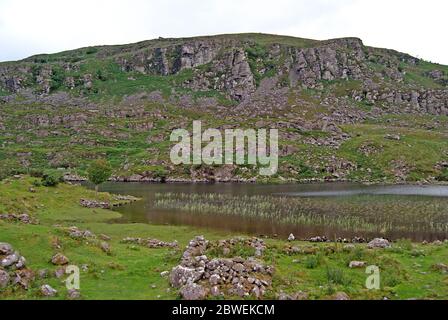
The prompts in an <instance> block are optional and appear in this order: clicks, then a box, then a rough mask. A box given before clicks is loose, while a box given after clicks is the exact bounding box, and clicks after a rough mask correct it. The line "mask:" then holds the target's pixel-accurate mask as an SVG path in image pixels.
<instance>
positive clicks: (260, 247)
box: [217, 238, 266, 257]
mask: <svg viewBox="0 0 448 320" xmlns="http://www.w3.org/2000/svg"><path fill="white" fill-rule="evenodd" d="M237 244H238V245H242V246H246V247H252V248H254V249H255V256H256V257H261V256H262V255H263V253H264V250H266V244H265V243H264V241H263V240H261V239H258V238H250V239H246V238H233V239H228V240H219V241H218V245H217V248H219V249H221V250H222V252H223V254H224V255H229V254H230V251H231V250H230V249H231V248H232V247H234V246H235V245H237Z"/></svg>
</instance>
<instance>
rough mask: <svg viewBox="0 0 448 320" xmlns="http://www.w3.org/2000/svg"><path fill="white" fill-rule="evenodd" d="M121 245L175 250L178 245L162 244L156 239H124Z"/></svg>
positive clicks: (175, 242)
mask: <svg viewBox="0 0 448 320" xmlns="http://www.w3.org/2000/svg"><path fill="white" fill-rule="evenodd" d="M121 243H132V244H138V245H141V246H145V247H148V248H152V249H154V248H177V247H178V243H177V241H173V242H164V241H161V240H157V239H142V238H131V237H128V238H124V239H123V240H121Z"/></svg>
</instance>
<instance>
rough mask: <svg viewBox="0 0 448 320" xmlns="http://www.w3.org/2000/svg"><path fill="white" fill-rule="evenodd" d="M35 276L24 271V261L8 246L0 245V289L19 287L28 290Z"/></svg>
mask: <svg viewBox="0 0 448 320" xmlns="http://www.w3.org/2000/svg"><path fill="white" fill-rule="evenodd" d="M34 278H35V275H34V272H33V271H32V270H29V269H26V259H25V257H23V256H22V255H20V253H19V252H18V251H16V250H14V248H13V247H12V246H11V245H10V244H9V243H0V289H3V288H6V287H7V286H9V285H19V286H21V287H22V288H24V289H28V287H29V285H30V283H31V282H32V281H33V280H34Z"/></svg>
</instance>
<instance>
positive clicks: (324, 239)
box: [308, 236, 328, 242]
mask: <svg viewBox="0 0 448 320" xmlns="http://www.w3.org/2000/svg"><path fill="white" fill-rule="evenodd" d="M308 241H309V242H328V239H327V237H326V236H322V237H320V236H317V237H312V238H309V239H308Z"/></svg>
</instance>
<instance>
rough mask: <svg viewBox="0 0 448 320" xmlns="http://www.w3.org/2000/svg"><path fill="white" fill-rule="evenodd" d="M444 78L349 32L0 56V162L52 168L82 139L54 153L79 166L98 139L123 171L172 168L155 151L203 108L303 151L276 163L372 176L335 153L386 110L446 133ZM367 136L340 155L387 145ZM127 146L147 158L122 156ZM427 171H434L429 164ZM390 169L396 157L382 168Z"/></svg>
mask: <svg viewBox="0 0 448 320" xmlns="http://www.w3.org/2000/svg"><path fill="white" fill-rule="evenodd" d="M447 84H448V67H447V66H442V65H438V64H433V63H429V62H425V61H422V60H419V59H416V58H414V57H411V56H409V55H407V54H404V53H399V52H396V51H393V50H387V49H378V48H372V47H367V46H365V45H364V44H363V42H362V41H361V40H360V39H357V38H343V39H334V40H327V41H315V40H307V39H299V38H292V37H283V36H273V35H264V34H241V35H223V36H214V37H199V38H187V39H156V40H151V41H144V42H140V43H136V44H130V45H124V46H104V47H90V48H83V49H77V50H73V51H67V52H63V53H58V54H54V55H38V56H33V57H30V58H27V59H25V60H23V61H17V62H5V63H0V131H1V132H2V133H4V136H3V138H1V139H0V146H2V148H3V149H0V170H1V163H2V161H3V162H4V163H7V161H6V159H8V158H9V160H10V161H13V160H14V159H16V157H17V156H16V154H20V157H19V158H20V159H19V160H20V161H21V162H20V163H25V164H27V166H31V167H33V166H34V165H37V166H39V167H42V166H46V165H48V164H50V165H51V166H55V162H54V161H53V159H54V157H55V154H57V152H58V151H59V150H61V149H67V148H68V147H67V146H75V145H78V146H85V147H86V149H82V147H81V149H82V152H81V151H80V153H81V155H80V154H76V155H74V153H73V150H72V149H70V150H64V151H65V152H63V153H62V155H64V156H63V157H62V156H61V157H62V158H68V159H65V160H64V159H62V160H61V161H59V160H58V161H57V163H59V164H62V165H63V166H66V167H78V166H79V164H80V163H82V161H80V160H79V159H78V158H79V157H81V158H83V157H84V158H85V159H89V158H94V157H97V156H102V155H104V153H102V154H101V152H100V151H99V150H103V149H101V148H104V150H108V151H105V152H106V154H107V152H109V154H110V153H113V154H114V152H115V151H113V150H110V149H108V148H114V146H115V145H116V144H119V145H121V146H123V145H124V146H125V149H126V150H127V151H126V152H128V153H125V154H123V155H120V160H118V159H117V160H116V162H117V163H119V162H120V161H121V162H123V166H122V169H123V170H124V171H127V170H128V169H129V168H132V167H133V166H134V167H139V168H140V167H141V166H143V167H145V168H146V169H147V170H146V169H145V170H143V169H142V170H140V171H141V172H139V173H138V174H137V176H140V177H141V176H144V177H147V178H148V179H153V178H157V177H155V176H154V175H153V174H151V175H149V177H148V174H147V173H148V171H151V170H150V169H148V168H153V167H157V168H159V169H161V168H163V170H168V171H172V170H173V169H172V168H171V167H170V165H169V162H168V161H167V159H166V157H165V158H164V156H163V155H164V154H166V150H163V148H166V146H163V141H166V140H167V136H168V134H169V132H170V130H171V129H172V128H175V127H179V126H183V127H185V126H188V123H189V122H191V120H193V119H196V118H198V117H203V118H204V119H209V120H210V119H215V120H216V123H211V124H210V125H214V126H216V127H219V128H232V127H239V126H241V124H242V123H244V124H245V125H247V124H250V125H251V126H256V127H268V126H275V127H278V128H280V129H281V130H282V132H281V138H282V143H281V153H282V156H284V157H289V158H291V157H292V158H294V157H297V156H298V155H300V154H301V155H300V156H299V158H300V159H298V158H297V159H296V160H294V161H295V162H294V161H293V162H292V163H289V162H287V163H285V164H284V165H283V166H282V167H281V169H282V170H285V171H287V172H289V173H291V172H292V173H293V174H295V173H297V174H303V175H304V176H307V177H308V176H309V177H314V176H325V175H327V174H330V175H334V176H337V177H347V176H350V175H352V174H353V173H354V172H358V173H359V172H362V174H361V175H363V176H365V175H367V176H371V175H374V174H376V173H375V170H374V168H370V167H369V168H362V164H360V163H356V162H357V161H358V160H359V159H358V158H357V156H353V157H352V159H344V157H346V156H347V154H346V153H345V154H344V152H342V151H341V154H338V151H336V150H339V149H340V148H341V147H342V149H344V148H343V147H344V146H350V144H351V143H352V142H353V140H354V139H355V138H356V137H359V138H358V140H362V139H361V138H360V137H362V135H360V134H359V133H358V132H356V130H355V129H354V128H357V126H358V125H361V124H365V123H372V122H379V123H382V122H381V121H383V120H381V119H384V117H386V116H403V117H404V116H407V115H409V114H412V115H414V116H415V117H425V116H427V115H433V116H437V117H442V118H440V119H439V118H437V119H438V120H437V121H436V122H435V123H432V124H431V123H426V124H425V125H424V126H423V127H424V128H429V127H431V128H437V130H442V131H440V132H438V133H437V134H441V135H442V136H440V138H441V139H442V137H443V138H444V139H445V136H444V134H445V131H443V130H445V129H444V126H445V122H444V121H445V120H444V119H445V118H443V116H446V115H448V87H447ZM215 120H214V121H215ZM218 120H219V121H218ZM220 121H221V122H220ZM388 121H391V120H388ZM400 121H401V122H400V124H403V125H404V120H403V121H402V120H400ZM388 125H389V123H386V124H385V126H386V127H387V126H388ZM413 125H418V126H422V125H421V123H418V124H415V123H412V124H411V123H409V122H408V123H406V127H412V126H413ZM350 126H351V127H350ZM350 128H351V129H353V130H355V131H354V132H355V133H354V132H350V130H351V129H350ZM148 131H149V132H150V134H149V135H148V136H144V133H147V132H148ZM431 134H432V133H431ZM438 137H439V136H438ZM373 140H374V139H373V138H372V139H370V140H369V141H364V140H363V141H359V143H360V145H359V146H358V147H357V149H356V150H354V151H353V150H351V151H350V152H355V153H356V152H358V151H359V154H360V155H361V156H365V155H366V153H365V152H364V151H365V150H369V153H368V156H369V157H370V156H371V155H372V154H377V152H374V151H375V150H386V149H387V148H385V147H384V146H383V145H381V144H380V143H377V142H375V141H373ZM372 141H373V142H372ZM53 142H55V143H54V144H52V143H53ZM388 143H390V142H388ZM45 144H49V145H50V147H48V148H49V150H47V151H42V150H43V149H42V147H39V146H42V145H45ZM91 147H94V149H91ZM100 147H101V148H100ZM314 147H321V148H324V149H325V150H327V151H328V152H327V153H325V154H323V155H319V156H316V157H315V158H313V157H310V156H309V155H310V154H309V153H308V154H307V152H305V151H304V150H305V149H306V148H314ZM35 148H41V149H39V150H34V149H35ZM304 148H305V149H304ZM346 148H347V147H346ZM17 149H20V150H19V151H20V152H17ZM22 149H25V151H24V152H22V151H23V150H22ZM137 149H138V150H145V151H146V152H148V154H150V155H151V156H154V157H153V159H151V160H150V161H146V160H145V159H131V158H132V157H133V156H132V154H136V152H135V150H137ZM372 150H373V151H372ZM370 151H372V152H370ZM42 152H43V153H44V154H42ZM311 154H312V155H313V154H314V151H312V152H311ZM446 154H448V151H445V149H444V147H443V146H442V147H441V149H440V157H438V159H436V160H437V161H438V162H441V161H442V162H443V159H442V158H443V157H445V156H446ZM2 155H3V157H2ZM11 155H14V156H11ZM316 155H317V153H316ZM10 156H11V157H10ZM61 157H59V156H58V157H56V158H58V159H59V158H61ZM135 157H136V156H135ZM289 158H288V159H289ZM439 158H440V159H439ZM2 159H3V160H2ZM299 160H300V161H299ZM288 161H289V160H288ZM363 161H364V160H363ZM403 161H404V160H402V159H398V160H397V161H395V162H394V163H399V164H400V165H399V167H400V168H401V167H405V168H404V169H403V170H401V171H400V170H398V171H400V177H402V176H406V175H404V174H403V172H407V173H409V174H412V170H413V167H418V165H414V164H409V163H408V164H406V161H404V163H405V164H404V165H403ZM432 161H433V160H432ZM132 162H133V163H132ZM433 162H434V161H433ZM137 163H138V165H137ZM298 163H299V164H298ZM5 166H6V164H5ZM8 166H9V165H8ZM372 166H373V164H372ZM303 168H306V170H305V169H303ZM431 168H436V169H434V170H435V171H440V170H442V169H439V167H437V166H436V163H434V164H432V167H431ZM213 170H214V169H213V168H196V169H194V170H193V171H192V169H191V168H190V169H188V170H185V172H187V175H190V174H191V176H194V177H197V176H198V175H199V176H200V175H201V174H200V173H201V172H207V175H208V176H210V175H211V176H213V175H214V173H213ZM232 170H233V169H232ZM241 170H242V172H239V173H238V174H237V173H235V172H237V171H240V169H239V168H234V170H233V171H235V172H231V173H228V174H226V177H225V179H224V180H226V181H228V180H230V179H231V177H232V176H233V175H236V176H238V175H239V176H238V177H236V179H240V178H239V177H241V176H245V175H246V176H248V177H250V173H247V174H246V173H245V172H244V170H243V169H241ZM381 170H382V169H381ZM396 170H397V169H396V166H395V167H391V168H389V171H390V172H395V171H396ZM425 170H428V167H426V168H425ZM431 170H432V169H430V170H429V171H431ZM198 172H199V174H198ZM294 172H295V173H294ZM132 173H135V172H132ZM177 174H179V172H177ZM123 175H126V174H123ZM385 175H387V174H386V173H385ZM216 176H219V174H218V173H216Z"/></svg>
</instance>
